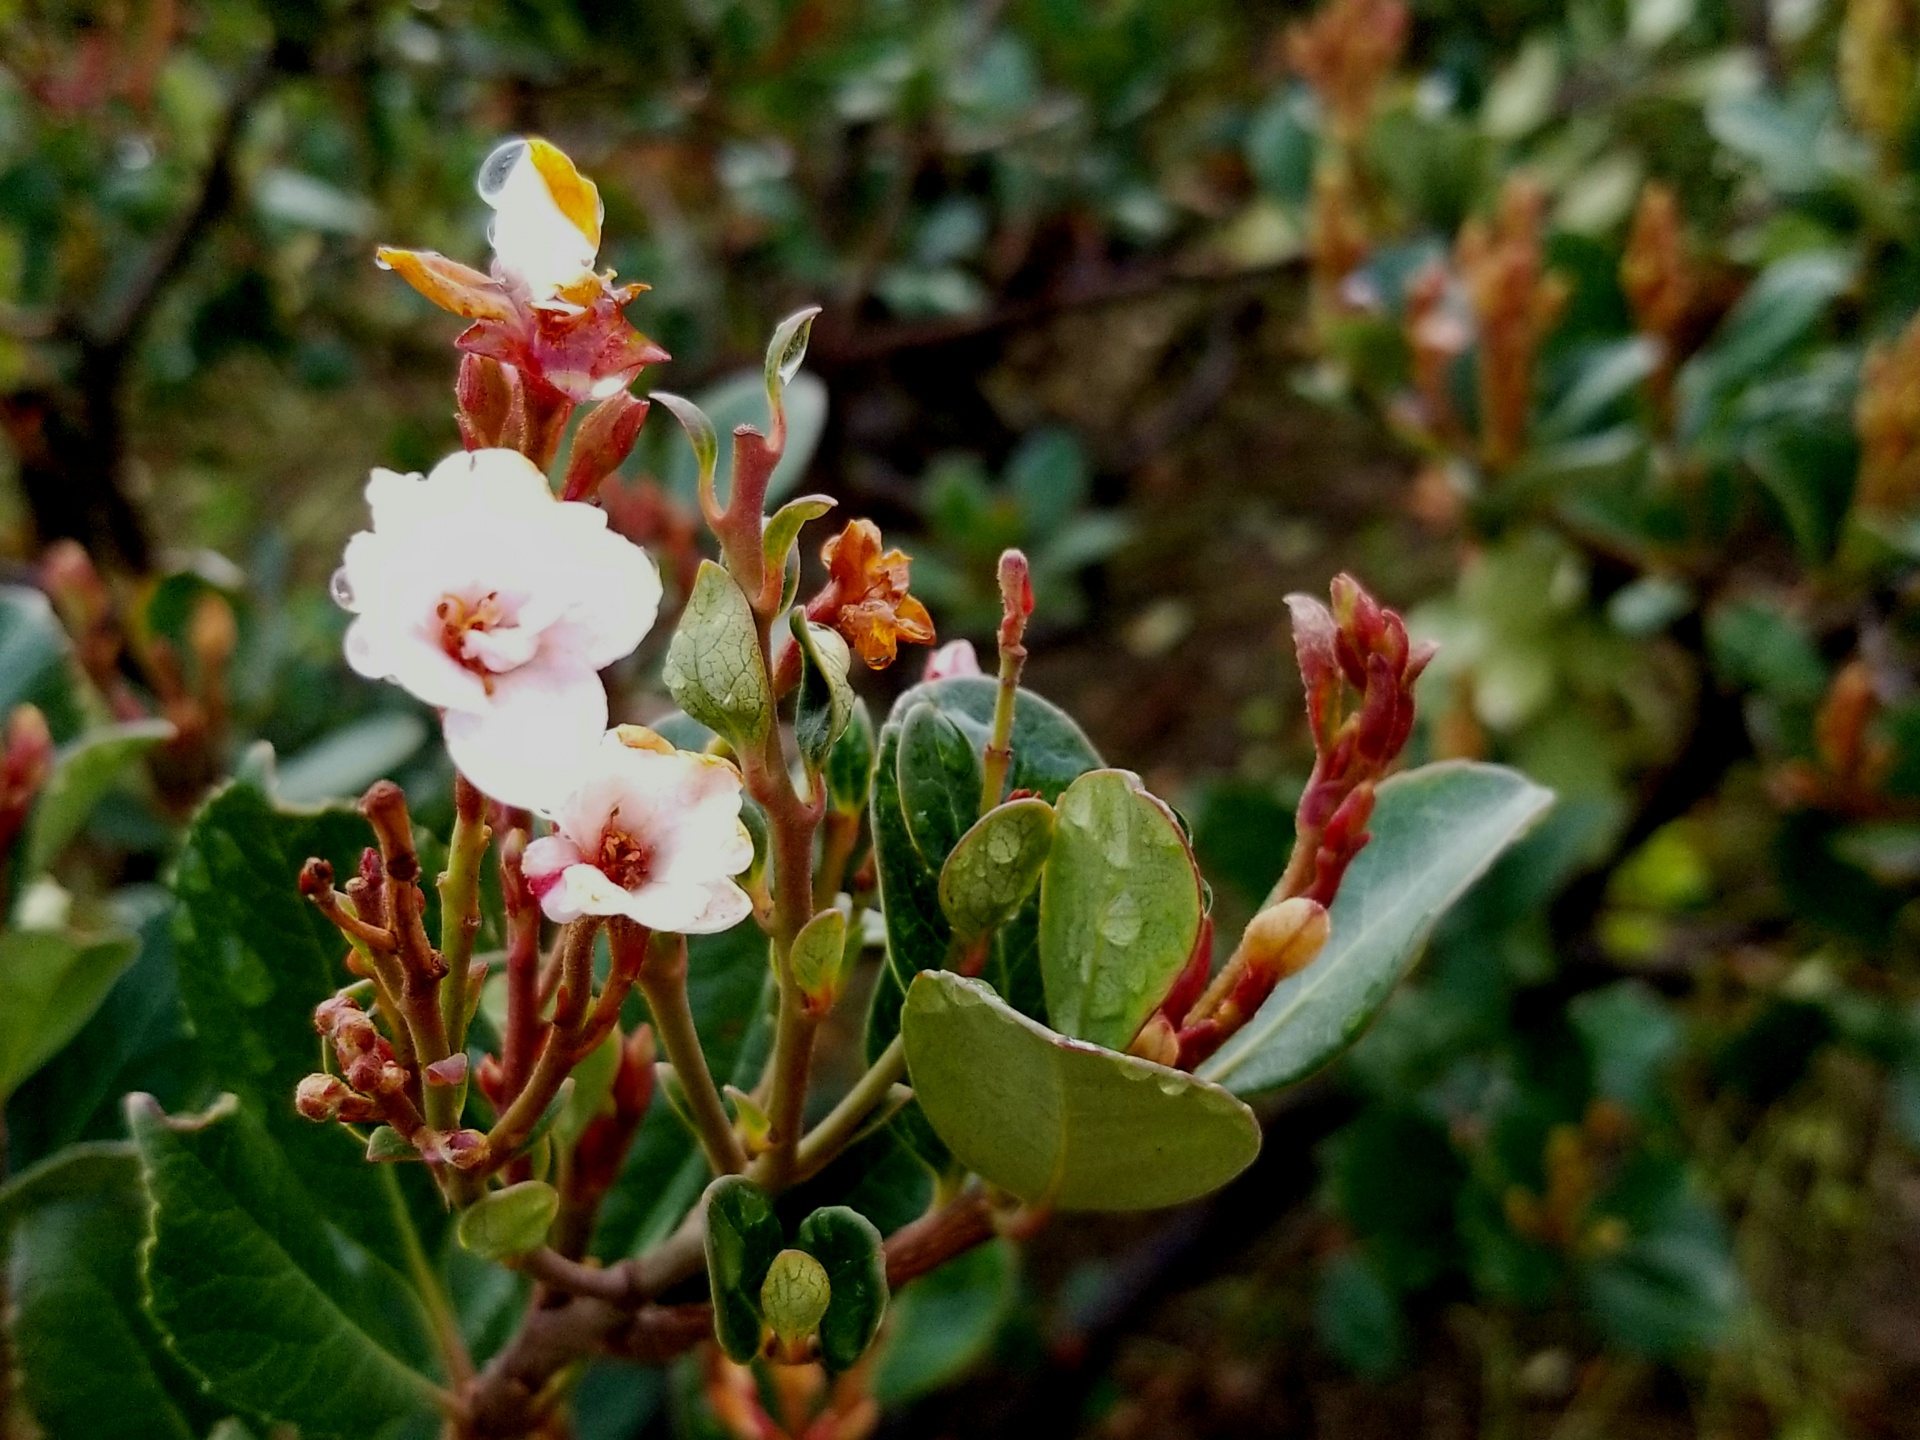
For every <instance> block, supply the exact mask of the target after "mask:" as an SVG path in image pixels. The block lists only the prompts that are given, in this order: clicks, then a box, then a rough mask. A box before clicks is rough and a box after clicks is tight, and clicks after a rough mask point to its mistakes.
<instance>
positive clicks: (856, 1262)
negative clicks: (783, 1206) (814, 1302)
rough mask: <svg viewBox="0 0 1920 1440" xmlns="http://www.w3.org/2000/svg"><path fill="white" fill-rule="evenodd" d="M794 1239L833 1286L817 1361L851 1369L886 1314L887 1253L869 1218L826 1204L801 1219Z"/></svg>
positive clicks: (835, 1367)
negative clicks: (814, 1260)
mask: <svg viewBox="0 0 1920 1440" xmlns="http://www.w3.org/2000/svg"><path fill="white" fill-rule="evenodd" d="M793 1243H794V1244H795V1245H796V1246H797V1247H798V1248H799V1249H801V1250H804V1251H806V1253H807V1254H809V1255H811V1256H812V1257H813V1258H814V1259H816V1260H818V1261H819V1262H820V1264H821V1267H822V1268H823V1269H824V1270H825V1271H826V1272H827V1282H828V1284H829V1285H830V1286H831V1287H832V1290H831V1293H830V1294H829V1296H828V1299H827V1310H826V1314H825V1315H823V1316H821V1318H820V1363H821V1364H823V1365H825V1366H826V1367H827V1369H829V1370H832V1371H836V1372H837V1371H841V1370H851V1369H852V1368H853V1366H854V1364H855V1362H857V1361H858V1360H859V1359H860V1357H861V1356H862V1355H864V1354H866V1353H867V1347H868V1346H869V1345H871V1344H872V1343H873V1337H874V1336H875V1335H877V1334H878V1333H879V1332H880V1322H881V1321H882V1320H883V1319H885V1318H886V1314H887V1257H886V1252H885V1251H884V1250H883V1249H882V1248H881V1244H880V1232H879V1230H877V1229H876V1228H875V1227H874V1224H873V1222H872V1221H871V1220H869V1219H867V1217H866V1216H864V1215H862V1214H861V1213H860V1212H859V1211H858V1210H854V1209H851V1208H849V1207H848V1206H845V1205H829V1206H827V1207H826V1208H824V1209H821V1210H816V1211H814V1212H813V1213H812V1214H811V1215H809V1216H808V1217H807V1218H806V1219H805V1220H802V1221H801V1222H800V1229H799V1230H798V1231H797V1232H795V1234H794V1237H793Z"/></svg>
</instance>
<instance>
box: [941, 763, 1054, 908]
mask: <svg viewBox="0 0 1920 1440" xmlns="http://www.w3.org/2000/svg"><path fill="white" fill-rule="evenodd" d="M1052 845H1053V807H1052V806H1051V805H1049V804H1047V802H1046V801H1044V800H1041V799H1038V798H1035V797H1027V798H1023V799H1019V800H1009V801H1007V803H1006V804H1004V805H998V806H995V807H994V808H993V809H992V810H989V811H988V812H987V813H986V814H984V815H982V816H981V817H980V819H979V820H978V821H977V822H976V823H975V824H974V827H973V828H972V829H971V830H969V831H967V833H966V834H964V835H962V836H961V837H960V840H959V843H958V844H956V845H955V846H954V847H953V853H952V854H950V855H949V856H947V863H946V864H945V866H943V867H942V868H941V871H940V909H941V910H942V911H943V912H944V913H945V915H946V917H947V923H948V924H949V925H951V926H953V933H954V934H955V935H957V936H959V937H960V939H962V940H968V941H970V940H975V939H978V938H979V937H980V936H982V935H986V934H989V933H990V932H992V931H994V930H997V929H999V928H1000V927H1001V926H1002V925H1005V924H1006V923H1007V922H1008V921H1009V920H1011V919H1013V917H1014V915H1015V914H1016V913H1018V911H1019V909H1020V907H1021V905H1022V904H1024V903H1025V902H1026V898H1027V896H1029V895H1031V894H1032V893H1033V887H1034V886H1035V885H1036V884H1038V883H1039V880H1040V868H1041V866H1043V865H1045V864H1046V862H1047V852H1048V850H1049V849H1050V848H1051V847H1052Z"/></svg>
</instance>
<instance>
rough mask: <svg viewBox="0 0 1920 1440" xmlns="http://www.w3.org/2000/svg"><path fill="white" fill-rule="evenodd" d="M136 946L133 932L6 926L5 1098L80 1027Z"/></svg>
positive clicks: (0, 996)
mask: <svg viewBox="0 0 1920 1440" xmlns="http://www.w3.org/2000/svg"><path fill="white" fill-rule="evenodd" d="M137 946H138V942H137V941H136V940H135V939H134V937H133V936H131V935H105V936H96V937H91V938H89V937H82V936H78V935H72V934H69V933H67V932H65V931H58V930H0V1100H4V1099H5V1098H6V1097H7V1096H9V1095H11V1094H12V1093H13V1092H14V1091H15V1090H16V1089H17V1088H18V1087H19V1085H20V1082H21V1081H22V1080H25V1079H26V1078H27V1077H28V1076H29V1075H31V1074H33V1072H34V1071H36V1070H38V1069H39V1068H40V1067H41V1066H42V1065H44V1064H45V1063H46V1062H47V1061H48V1060H49V1059H51V1058H52V1057H53V1056H54V1055H55V1054H56V1053H58V1051H59V1050H60V1047H61V1046H63V1045H65V1044H66V1043H67V1042H68V1041H69V1040H71V1039H73V1037H74V1036H75V1035H76V1034H78V1033H79V1030H80V1027H81V1026H82V1025H84V1024H86V1023H87V1020H88V1018H89V1017H90V1016H91V1015H92V1014H93V1012H94V1011H95V1010H97V1009H99V1008H100V1002H101V1001H103V1000H105V999H106V998H107V992H108V991H109V990H111V989H112V988H113V982H114V981H116V980H118V979H119V978H120V974H121V972H122V971H123V970H125V969H126V968H127V966H128V965H130V964H132V963H133V955H134V951H135V949H136V948H137Z"/></svg>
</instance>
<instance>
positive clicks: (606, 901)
mask: <svg viewBox="0 0 1920 1440" xmlns="http://www.w3.org/2000/svg"><path fill="white" fill-rule="evenodd" d="M623 737H625V738H623ZM549 813H550V816H551V818H552V820H553V822H554V825H555V827H556V828H555V830H554V833H553V834H551V835H547V836H544V837H542V838H541V839H539V840H535V841H534V842H533V843H532V844H531V845H529V846H527V854H526V859H525V860H524V861H523V863H522V867H521V869H522V873H524V874H525V875H526V877H527V883H528V884H529V885H530V886H532V887H533V893H534V894H535V895H537V896H538V897H539V899H540V908H541V909H542V910H544V911H546V913H547V918H548V919H550V920H554V921H557V922H560V923H565V922H566V921H569V920H577V919H579V918H580V917H581V916H582V915H624V916H627V917H628V918H629V919H632V920H634V921H636V922H638V923H639V924H641V925H645V926H646V927H647V928H649V929H651V930H656V931H661V932H663V933H671V934H676V935H706V934H711V933H712V932H714V931H717V930H726V929H729V928H731V927H732V926H734V925H737V924H739V923H740V922H741V921H742V920H744V919H745V918H746V917H747V915H748V914H749V913H750V912H751V911H752V909H753V902H752V901H751V900H750V899H748V898H747V892H746V891H744V890H742V889H741V888H740V887H739V886H738V885H736V884H735V883H734V881H733V877H734V876H736V875H738V874H739V873H740V872H741V871H743V870H745V869H746V868H747V867H748V866H749V865H751V864H752V863H753V839H752V837H751V836H750V835H748V833H747V827H746V826H745V825H743V824H741V823H740V773H739V772H738V771H737V770H735V769H734V768H733V766H732V765H730V764H729V763H728V762H726V761H725V760H722V759H720V758H718V757H717V756H713V755H696V754H694V753H693V752H691V751H687V750H676V749H674V748H673V747H672V746H671V745H668V744H667V743H666V742H665V741H664V740H662V739H660V737H659V736H657V735H654V734H653V733H652V732H651V731H643V730H634V729H627V728H623V729H621V730H616V731H613V732H611V733H609V734H608V735H607V736H606V738H605V739H604V740H603V741H602V742H601V744H600V745H599V747H598V748H597V749H596V750H595V751H594V752H593V755H592V756H591V758H590V759H589V761H588V762H587V764H586V766H585V767H584V768H583V769H582V770H581V771H580V772H579V774H578V776H577V784H576V786H575V788H574V789H573V791H572V793H570V794H569V795H568V796H567V797H566V798H565V799H564V800H562V801H561V802H560V803H559V804H558V805H557V806H555V807H553V809H552V810H551V811H550V812H549Z"/></svg>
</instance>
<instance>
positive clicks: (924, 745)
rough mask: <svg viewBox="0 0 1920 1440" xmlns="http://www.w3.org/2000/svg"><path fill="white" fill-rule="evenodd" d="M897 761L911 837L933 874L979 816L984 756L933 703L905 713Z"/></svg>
mask: <svg viewBox="0 0 1920 1440" xmlns="http://www.w3.org/2000/svg"><path fill="white" fill-rule="evenodd" d="M906 715H907V718H906V720H905V722H904V723H903V724H902V725H901V727H900V752H899V756H898V758H897V759H896V760H895V762H894V763H895V766H896V770H897V774H898V780H899V786H900V811H901V814H902V815H903V816H904V817H905V818H906V822H907V836H908V838H909V839H910V840H912V842H913V848H914V849H916V850H918V851H919V852H920V859H921V861H922V863H923V864H924V865H925V866H926V868H927V869H929V870H931V871H932V872H933V873H934V874H936V875H937V874H939V873H940V867H941V866H942V865H944V864H945V863H946V860H947V856H948V855H950V854H952V853H953V847H954V846H955V845H956V844H958V843H959V840H960V837H961V836H962V835H964V834H965V833H966V832H967V831H968V830H969V829H970V828H972V825H973V822H974V821H975V820H977V819H979V818H980V788H981V779H980V754H979V752H978V751H976V750H975V749H974V748H973V745H972V743H971V742H970V741H969V740H968V739H967V736H966V734H965V733H964V732H963V731H962V730H961V729H960V727H959V726H958V725H956V724H954V723H953V721H951V720H949V719H948V718H947V717H946V716H945V715H943V714H941V713H940V711H939V710H938V709H937V708H935V707H934V706H933V705H931V704H926V705H916V706H914V707H913V708H912V709H911V710H909V711H907V712H906Z"/></svg>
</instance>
